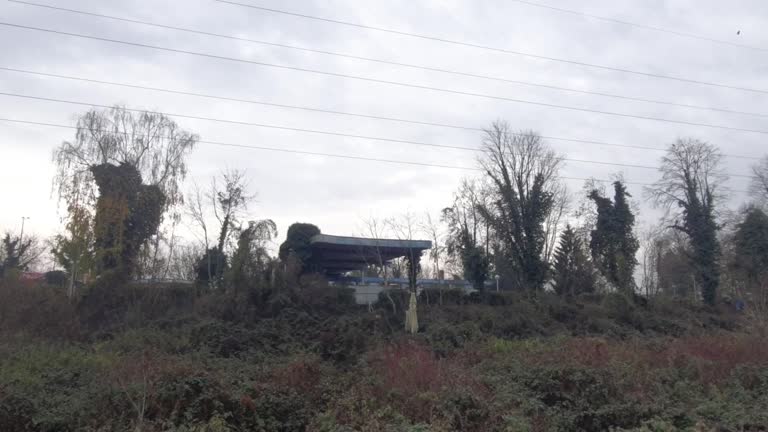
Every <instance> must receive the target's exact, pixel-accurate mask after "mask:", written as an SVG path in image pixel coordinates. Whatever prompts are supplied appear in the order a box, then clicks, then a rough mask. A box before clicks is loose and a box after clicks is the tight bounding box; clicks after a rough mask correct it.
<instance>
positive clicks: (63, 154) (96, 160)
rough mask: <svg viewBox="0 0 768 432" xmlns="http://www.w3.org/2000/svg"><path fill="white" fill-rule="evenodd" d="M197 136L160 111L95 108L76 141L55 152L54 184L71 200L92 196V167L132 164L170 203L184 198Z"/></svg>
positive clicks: (79, 125) (79, 128) (83, 121)
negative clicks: (185, 184)
mask: <svg viewBox="0 0 768 432" xmlns="http://www.w3.org/2000/svg"><path fill="white" fill-rule="evenodd" d="M198 139H199V138H198V136H197V135H195V134H193V133H191V132H188V131H185V130H183V129H181V128H180V127H179V126H178V125H177V124H176V123H175V122H174V121H173V120H171V119H170V118H168V117H166V116H165V115H163V114H160V113H156V112H149V111H145V112H140V113H135V112H133V111H129V110H127V109H126V108H125V107H121V106H115V107H113V108H110V109H108V110H102V111H99V110H91V111H88V112H87V113H85V114H83V115H82V116H81V117H80V118H79V119H78V121H77V131H76V133H75V139H74V140H73V141H64V142H63V143H62V144H61V146H59V147H58V148H57V149H56V150H55V151H54V154H53V159H54V162H55V163H56V166H57V172H56V176H55V180H54V186H55V187H56V189H57V191H58V193H59V197H60V198H62V199H64V200H66V201H67V202H68V203H71V201H70V200H72V199H87V198H88V197H89V196H92V194H93V193H94V192H95V190H94V184H93V173H92V171H91V168H92V167H93V166H96V165H104V164H112V165H121V164H127V165H130V166H132V167H133V168H135V169H136V170H137V171H138V172H139V174H140V175H141V177H142V180H143V181H144V182H145V183H147V184H150V185H154V186H158V187H159V188H160V190H161V191H162V193H163V194H164V195H165V204H166V206H169V207H170V206H172V205H175V204H176V203H178V202H180V201H181V200H182V193H181V189H180V188H181V182H182V181H183V180H184V178H185V176H186V174H187V165H186V161H185V158H186V156H187V155H188V154H189V152H190V151H191V150H192V149H193V148H194V146H195V144H196V143H197V141H198Z"/></svg>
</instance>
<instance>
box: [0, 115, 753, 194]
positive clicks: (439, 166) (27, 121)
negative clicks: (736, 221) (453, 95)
mask: <svg viewBox="0 0 768 432" xmlns="http://www.w3.org/2000/svg"><path fill="white" fill-rule="evenodd" d="M0 121H4V122H9V123H21V124H29V125H38V126H51V127H58V128H67V129H77V127H75V126H69V125H62V124H56V123H46V122H37V121H29V120H17V119H8V118H0ZM198 142H199V143H201V144H210V145H217V146H224V147H237V148H247V149H253V150H266V151H274V152H282V153H292V154H303V155H310V156H324V157H333V158H343V159H352V160H363V161H369V162H384V163H390V164H400V165H415V166H423V167H433V168H446V169H457V170H465V171H483V169H481V168H472V167H463V166H456V165H440V164H433V163H426V162H415V161H403V160H394V159H381V158H370V157H363V156H353V155H348V154H339V153H323V152H311V151H305V150H294V149H285V148H278V147H265V146H253V145H245V144H234V143H225V142H219V141H206V140H200V141H198ZM557 178H559V179H563V180H577V181H589V180H593V181H598V182H605V183H610V182H612V180H604V179H595V178H586V177H570V176H557ZM624 183H625V184H630V185H638V186H652V185H653V184H652V183H640V182H627V181H625V182H624ZM737 192H743V191H737ZM745 193H746V192H745Z"/></svg>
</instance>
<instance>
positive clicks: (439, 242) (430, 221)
mask: <svg viewBox="0 0 768 432" xmlns="http://www.w3.org/2000/svg"><path fill="white" fill-rule="evenodd" d="M420 225H421V226H420V228H421V231H422V232H423V233H424V234H426V236H427V237H429V239H430V240H431V241H432V249H430V250H429V259H430V261H431V262H432V277H433V278H434V279H438V278H439V277H440V270H441V269H440V265H441V263H442V262H443V255H444V253H445V243H444V239H445V233H444V232H443V230H442V229H441V227H440V224H439V221H438V219H437V218H434V217H432V215H431V214H429V212H426V213H425V214H424V218H423V219H422V221H421V224H420Z"/></svg>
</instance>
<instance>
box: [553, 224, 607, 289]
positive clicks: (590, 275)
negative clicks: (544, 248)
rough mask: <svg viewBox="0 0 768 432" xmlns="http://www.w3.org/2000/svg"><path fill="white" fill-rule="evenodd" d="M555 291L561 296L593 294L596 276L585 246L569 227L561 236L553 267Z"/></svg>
mask: <svg viewBox="0 0 768 432" xmlns="http://www.w3.org/2000/svg"><path fill="white" fill-rule="evenodd" d="M553 273H554V275H553V276H554V289H555V292H556V293H557V294H559V295H570V296H573V295H577V294H581V293H585V292H593V291H594V289H595V282H596V281H595V274H594V270H593V267H592V263H591V262H590V261H589V259H588V258H587V254H586V253H585V251H584V245H583V244H582V243H581V240H580V239H579V238H578V236H577V235H576V231H574V230H573V228H571V226H570V225H568V226H567V227H566V229H565V231H563V233H562V234H561V235H560V244H559V245H558V248H557V249H556V250H555V262H554V266H553Z"/></svg>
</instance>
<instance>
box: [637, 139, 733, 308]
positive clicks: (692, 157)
mask: <svg viewBox="0 0 768 432" xmlns="http://www.w3.org/2000/svg"><path fill="white" fill-rule="evenodd" d="M722 157H723V156H722V154H721V153H720V151H719V150H718V149H717V148H716V147H714V146H713V145H711V144H708V143H705V142H702V141H699V140H696V139H690V138H688V139H679V140H677V142H675V143H674V144H672V145H671V146H670V147H669V149H668V150H667V154H666V155H665V156H664V157H663V158H662V159H661V167H660V168H659V171H660V173H661V179H660V180H658V181H657V182H656V183H654V184H653V186H650V187H648V188H646V194H647V195H648V196H649V197H650V198H651V199H652V200H653V202H654V203H655V204H656V205H658V206H660V207H663V208H665V209H667V211H668V217H669V218H670V224H671V228H673V229H675V230H678V231H681V232H683V233H685V234H686V236H687V237H688V238H689V240H690V246H691V264H692V265H693V268H694V272H695V281H696V283H697V285H699V286H700V287H701V292H702V297H703V299H704V301H705V302H706V303H707V304H710V305H712V304H714V303H715V301H716V298H717V287H718V284H719V275H720V272H719V256H720V247H719V244H718V241H717V231H718V229H719V227H718V225H717V222H716V218H717V216H718V205H719V204H720V202H721V201H722V199H723V196H724V193H725V182H726V180H727V176H726V175H725V174H724V173H723V171H722V168H721V161H722Z"/></svg>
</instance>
